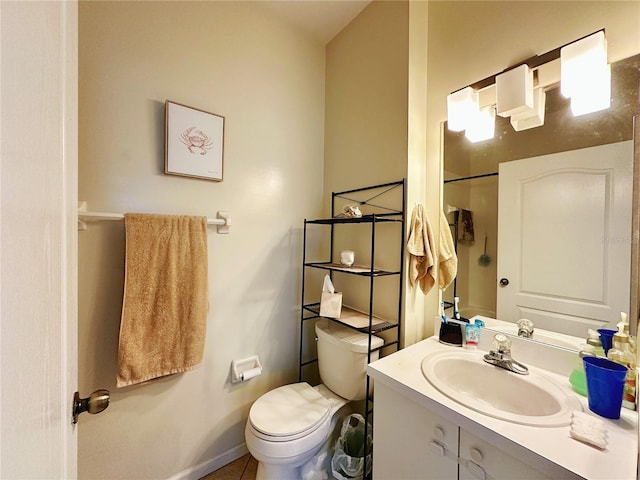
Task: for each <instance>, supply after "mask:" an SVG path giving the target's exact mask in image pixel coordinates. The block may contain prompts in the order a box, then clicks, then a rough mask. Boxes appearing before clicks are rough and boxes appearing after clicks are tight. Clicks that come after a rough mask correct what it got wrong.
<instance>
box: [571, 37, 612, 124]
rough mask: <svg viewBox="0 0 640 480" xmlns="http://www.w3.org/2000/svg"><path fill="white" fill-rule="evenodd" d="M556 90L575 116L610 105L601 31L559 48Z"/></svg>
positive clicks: (608, 80)
mask: <svg viewBox="0 0 640 480" xmlns="http://www.w3.org/2000/svg"><path fill="white" fill-rule="evenodd" d="M560 92H561V93H562V95H564V96H565V97H567V98H571V111H572V113H573V114H574V115H575V116H577V115H584V114H586V113H591V112H597V111H599V110H604V109H605V108H609V107H610V106H611V66H610V65H609V64H608V63H607V39H606V37H605V36H604V32H603V31H602V30H601V31H599V32H596V33H594V34H593V35H589V36H588V37H585V38H583V39H581V40H578V41H576V42H573V43H571V44H569V45H567V46H565V47H562V48H561V49H560Z"/></svg>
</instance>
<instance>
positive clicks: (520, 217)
mask: <svg viewBox="0 0 640 480" xmlns="http://www.w3.org/2000/svg"><path fill="white" fill-rule="evenodd" d="M639 68H640V55H636V56H633V57H630V58H627V59H625V60H621V61H619V62H616V63H614V64H612V69H611V71H612V85H611V87H612V102H611V107H610V108H609V109H607V110H603V111H600V112H596V113H592V114H588V115H583V116H579V117H574V116H573V115H572V113H571V110H570V106H569V103H570V102H569V100H567V99H565V98H564V97H562V96H561V94H560V89H559V88H552V89H550V90H548V91H547V101H546V110H545V120H544V125H542V126H540V127H537V128H532V129H530V130H523V131H520V132H516V131H514V130H513V128H512V127H511V124H510V123H509V119H508V118H501V117H497V118H496V130H495V131H496V133H495V136H494V138H493V139H492V140H487V141H484V142H479V143H471V142H469V141H468V140H467V139H466V138H465V136H464V133H461V132H452V131H449V130H448V129H447V128H446V127H445V128H444V147H443V153H444V164H443V170H444V194H443V207H444V211H445V213H447V218H448V220H449V224H450V226H451V229H452V234H453V236H454V239H455V242H456V248H457V253H458V259H459V262H458V276H457V278H456V281H455V282H454V283H453V284H452V285H451V286H450V287H449V288H448V289H447V290H446V291H445V292H444V294H443V299H444V301H445V302H446V305H449V304H450V303H451V304H452V302H453V299H454V296H457V297H459V298H460V306H461V315H462V316H463V317H465V318H471V317H473V316H475V315H481V316H485V317H489V318H498V319H499V320H503V321H507V322H510V325H511V326H512V328H513V325H514V324H515V322H517V320H519V319H520V318H529V319H530V320H532V321H533V322H534V325H535V326H536V327H537V328H538V329H542V330H547V331H549V332H558V333H559V334H568V335H572V336H576V337H579V338H586V336H587V329H589V328H601V327H602V326H613V327H614V328H615V324H616V323H617V322H618V320H619V318H620V312H621V311H624V312H629V311H630V310H636V309H635V308H630V307H631V306H630V304H629V297H630V293H629V292H630V284H631V281H632V280H631V279H630V275H631V272H630V271H631V269H630V267H629V264H630V258H631V243H632V242H631V238H632V233H631V215H632V212H631V204H632V182H631V179H632V175H633V168H634V165H633V142H632V139H633V117H634V116H635V115H638V113H639V103H638V87H639V85H640V75H639ZM588 162H590V163H588ZM635 168H638V167H637V166H635ZM507 227H508V228H507ZM523 233H525V234H526V236H522V234H523ZM532 235H533V236H532ZM633 270H634V271H637V269H633ZM634 284H635V285H637V282H636V283H634ZM636 308H637V307H636ZM636 311H637V310H636ZM507 333H517V330H516V331H514V332H507ZM550 336H553V335H551V334H550ZM557 338H560V336H559V335H558V336H557ZM534 339H535V334H534ZM538 340H540V341H545V339H544V338H542V337H539V338H538ZM563 346H566V345H563Z"/></svg>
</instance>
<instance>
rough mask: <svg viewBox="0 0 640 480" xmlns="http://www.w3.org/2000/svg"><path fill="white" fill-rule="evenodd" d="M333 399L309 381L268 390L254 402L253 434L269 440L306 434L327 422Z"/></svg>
mask: <svg viewBox="0 0 640 480" xmlns="http://www.w3.org/2000/svg"><path fill="white" fill-rule="evenodd" d="M332 405H333V402H332V401H331V400H330V399H327V398H325V397H323V396H322V395H321V394H320V393H318V392H317V391H316V390H315V389H314V388H313V387H311V386H310V385H309V384H308V383H306V382H302V383H294V384H291V385H285V386H282V387H279V388H276V389H275V390H271V391H270V392H267V393H266V394H264V395H263V396H262V397H260V398H259V399H258V400H257V401H256V402H254V404H253V405H252V406H251V410H250V411H249V422H250V424H251V426H252V429H253V431H254V434H255V435H256V436H257V437H259V438H262V439H263V440H268V441H270V442H288V441H291V440H295V439H298V438H301V437H305V436H307V435H309V434H310V433H312V432H314V431H315V430H317V429H318V428H319V427H320V426H322V425H324V424H325V423H326V422H327V421H328V419H329V417H330V413H331V407H332Z"/></svg>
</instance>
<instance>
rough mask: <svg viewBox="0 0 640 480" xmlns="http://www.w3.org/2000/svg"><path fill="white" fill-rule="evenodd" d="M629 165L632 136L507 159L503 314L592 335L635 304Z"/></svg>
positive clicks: (501, 207)
mask: <svg viewBox="0 0 640 480" xmlns="http://www.w3.org/2000/svg"><path fill="white" fill-rule="evenodd" d="M632 172H633V145H632V142H631V141H627V142H620V143H614V144H609V145H602V146H597V147H590V148H584V149H580V150H573V151H570V152H562V153H557V154H552V155H544V156H541V157H534V158H528V159H525V160H518V161H514V162H506V163H503V164H501V165H500V174H499V179H500V180H499V200H498V281H499V285H498V287H497V290H498V295H497V317H498V318H499V319H501V320H506V321H511V322H515V321H517V320H518V319H520V318H528V319H530V320H532V321H533V323H534V325H537V326H538V327H539V328H543V329H548V330H553V331H559V332H561V333H566V334H569V335H576V336H580V337H585V336H586V331H587V328H599V327H601V326H602V325H603V324H606V323H610V324H615V323H616V322H618V321H619V318H620V312H628V311H629V278H630V277H629V275H630V258H631V257H630V256H631V199H632V178H633V177H632ZM507 282H508V284H506V283H507ZM505 284H506V285H505Z"/></svg>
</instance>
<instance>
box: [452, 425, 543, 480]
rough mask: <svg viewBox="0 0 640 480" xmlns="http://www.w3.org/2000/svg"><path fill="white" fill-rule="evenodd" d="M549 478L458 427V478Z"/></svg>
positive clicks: (534, 479)
mask: <svg viewBox="0 0 640 480" xmlns="http://www.w3.org/2000/svg"><path fill="white" fill-rule="evenodd" d="M514 478H517V479H518V480H526V479H530V480H551V478H550V477H547V476H545V475H544V474H542V473H541V472H540V471H538V470H536V469H534V468H532V467H530V466H529V465H527V464H525V463H523V462H521V461H520V460H518V459H517V458H515V457H513V456H511V455H509V454H507V453H505V452H503V451H501V450H499V449H498V448H497V447H494V446H493V445H490V444H489V443H487V442H485V441H484V440H481V439H479V438H478V437H476V436H474V435H471V434H470V433H469V432H466V431H464V430H462V429H460V480H478V479H479V480H484V479H486V480H503V479H504V480H513V479H514Z"/></svg>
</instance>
